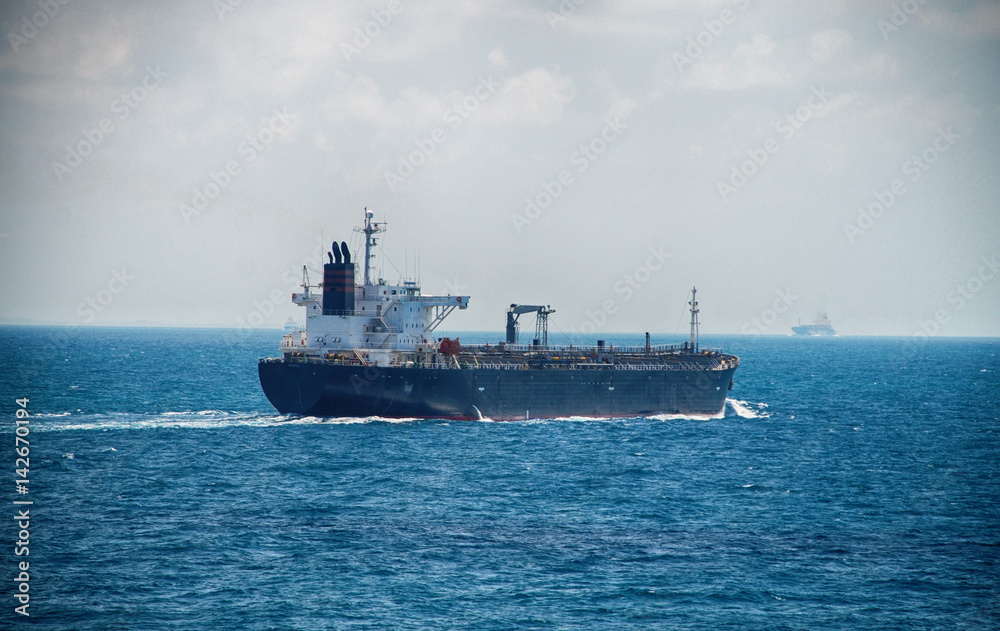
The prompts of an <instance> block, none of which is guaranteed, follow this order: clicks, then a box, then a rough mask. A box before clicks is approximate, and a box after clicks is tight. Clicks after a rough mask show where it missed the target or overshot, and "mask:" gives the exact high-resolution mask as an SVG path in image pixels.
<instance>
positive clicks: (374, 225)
mask: <svg viewBox="0 0 1000 631" xmlns="http://www.w3.org/2000/svg"><path fill="white" fill-rule="evenodd" d="M373 217H375V213H374V212H372V211H370V210H368V207H367V206H365V225H364V227H363V228H355V229H354V231H355V232H361V233H363V234H364V235H365V285H372V284H373V283H372V279H371V268H372V262H373V260H374V259H375V253H374V252H373V251H372V250H373V249H374V247H375V245H376V243H377V241H376V238H375V235H376V234H378V233H380V232H385V222H384V221H383V222H375V221H372V218H373Z"/></svg>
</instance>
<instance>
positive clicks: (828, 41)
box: [809, 28, 854, 63]
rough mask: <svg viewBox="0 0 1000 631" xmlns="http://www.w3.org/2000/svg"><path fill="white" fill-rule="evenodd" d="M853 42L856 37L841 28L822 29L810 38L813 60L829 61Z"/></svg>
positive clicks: (819, 61)
mask: <svg viewBox="0 0 1000 631" xmlns="http://www.w3.org/2000/svg"><path fill="white" fill-rule="evenodd" d="M853 42H854V38H853V37H851V35H850V34H849V33H847V32H845V31H842V30H840V29H836V28H831V29H826V30H824V31H820V32H818V33H816V34H815V35H813V36H812V38H810V40H809V45H810V48H811V49H812V51H811V52H812V58H813V61H816V62H818V63H823V62H825V61H828V60H829V59H830V58H831V57H833V56H834V55H835V54H837V53H839V52H841V51H844V50H847V49H848V48H850V46H851V44H852V43H853Z"/></svg>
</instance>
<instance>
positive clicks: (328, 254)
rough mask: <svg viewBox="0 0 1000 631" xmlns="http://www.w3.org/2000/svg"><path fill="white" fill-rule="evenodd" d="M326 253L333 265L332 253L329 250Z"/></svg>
mask: <svg viewBox="0 0 1000 631" xmlns="http://www.w3.org/2000/svg"><path fill="white" fill-rule="evenodd" d="M326 255H327V256H328V257H330V265H333V255H332V254H330V253H329V252H327V253H326Z"/></svg>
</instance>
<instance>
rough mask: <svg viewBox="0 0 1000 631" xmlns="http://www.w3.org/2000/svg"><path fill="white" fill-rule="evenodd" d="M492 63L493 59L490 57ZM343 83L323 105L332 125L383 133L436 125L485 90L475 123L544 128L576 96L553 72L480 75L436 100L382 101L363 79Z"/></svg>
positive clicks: (412, 91)
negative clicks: (368, 127) (370, 128)
mask: <svg viewBox="0 0 1000 631" xmlns="http://www.w3.org/2000/svg"><path fill="white" fill-rule="evenodd" d="M494 57H495V55H494ZM341 79H342V81H343V83H342V85H341V86H340V88H339V89H337V90H336V91H335V93H334V95H333V96H332V97H331V98H330V99H329V101H328V103H327V106H326V112H327V115H328V117H329V118H330V120H332V121H333V122H335V123H338V124H344V123H347V122H349V121H358V122H364V123H368V124H371V125H375V126H378V127H384V128H397V127H409V128H421V127H433V126H436V125H441V124H442V120H443V117H444V116H445V113H446V112H447V111H449V110H450V109H456V108H460V107H461V106H462V103H463V101H464V100H466V99H469V98H473V99H475V98H476V97H474V96H473V95H474V94H475V91H476V90H477V89H479V91H480V92H481V93H482V92H483V90H482V89H480V88H482V87H483V86H486V87H487V89H492V90H493V93H492V94H490V95H489V96H487V98H485V99H481V100H480V101H481V102H480V101H477V107H476V110H477V111H476V113H475V116H476V119H477V120H486V121H490V122H493V123H501V124H512V123H518V124H520V123H547V122H552V121H554V120H556V119H558V118H559V117H560V116H561V115H562V114H563V112H564V110H565V107H566V105H567V104H568V103H569V102H570V101H572V100H573V97H574V96H575V94H576V90H575V88H574V86H573V81H572V79H570V78H569V77H568V76H565V75H562V74H560V73H559V71H558V70H548V69H545V68H534V69H532V70H528V71H526V72H523V73H521V74H519V75H516V76H513V77H510V78H508V79H506V80H499V79H494V78H493V75H491V74H486V75H483V76H481V77H480V79H479V81H478V82H477V83H476V84H474V85H468V86H462V87H461V88H455V89H452V90H449V91H447V92H444V93H440V94H431V93H429V92H427V91H425V90H423V89H420V88H417V87H413V86H410V87H405V88H403V89H401V90H400V91H399V92H398V95H397V96H396V97H394V98H386V97H385V96H384V95H383V94H382V90H381V88H380V87H379V85H378V84H377V83H376V82H375V80H374V79H372V78H371V77H370V76H368V75H359V76H356V77H347V76H346V75H344V76H342V77H341Z"/></svg>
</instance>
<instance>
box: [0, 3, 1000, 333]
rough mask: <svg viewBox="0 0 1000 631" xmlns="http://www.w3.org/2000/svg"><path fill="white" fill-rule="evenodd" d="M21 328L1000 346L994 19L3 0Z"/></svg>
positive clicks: (932, 10)
mask: <svg viewBox="0 0 1000 631" xmlns="http://www.w3.org/2000/svg"><path fill="white" fill-rule="evenodd" d="M0 26H2V30H3V33H4V35H5V41H4V42H2V43H0V51H2V52H0V115H2V126H0V152H2V165H3V168H2V170H0V191H2V195H0V287H2V294H0V295H2V298H0V323H39V324H42V323H50V324H67V325H81V326H83V325H120V324H128V325H132V324H149V325H183V326H222V327H239V326H252V327H263V328H270V327H280V326H281V325H282V324H283V323H284V321H285V320H286V318H288V317H290V316H291V317H293V318H296V319H297V320H298V321H299V322H302V321H304V317H303V314H302V312H301V308H299V307H296V306H295V305H293V304H292V303H291V301H290V294H291V293H292V292H293V291H297V290H299V285H300V284H301V282H302V272H301V270H302V266H303V265H305V266H307V268H309V269H311V270H312V271H311V272H310V279H311V281H312V282H314V283H316V282H319V280H320V279H321V272H320V271H319V270H320V269H321V262H322V259H323V258H324V256H323V252H324V251H325V249H328V248H329V243H330V242H331V241H332V240H334V239H336V240H338V241H340V240H345V241H347V242H348V243H349V244H352V246H353V247H352V250H353V251H355V252H357V251H358V248H359V247H360V243H361V241H360V239H359V235H358V234H356V233H354V232H353V228H355V227H357V226H359V225H361V222H362V220H363V213H364V209H365V208H368V209H370V210H372V211H373V212H374V213H375V216H376V218H377V219H378V220H384V221H386V222H388V232H387V233H386V234H385V235H384V238H383V239H382V240H381V241H380V244H379V246H380V253H381V254H383V255H384V256H382V257H381V261H382V262H381V264H380V267H379V269H378V271H379V275H380V276H381V277H383V278H385V279H386V280H387V281H391V282H394V281H397V280H399V279H401V278H411V279H412V278H417V275H418V271H419V281H420V283H421V286H422V288H423V292H424V293H430V294H438V293H452V294H456V293H459V294H463V295H470V296H471V301H470V306H469V308H468V309H467V310H465V311H456V312H455V313H453V314H452V315H451V316H450V317H449V319H448V320H447V321H446V324H445V325H443V327H442V328H447V329H448V330H449V331H452V330H479V331H481V330H495V331H500V330H502V328H503V324H504V312H505V310H506V308H507V306H508V305H509V304H511V303H521V304H546V305H551V306H552V308H554V309H556V313H555V314H553V315H552V316H551V317H550V326H551V327H553V331H556V330H558V331H563V332H571V331H580V332H585V333H602V332H641V331H652V332H655V333H666V334H673V333H675V332H680V333H681V335H683V332H684V331H685V328H686V319H687V314H686V312H685V309H686V308H687V304H686V302H687V300H688V299H689V292H690V290H691V287H692V286H697V288H698V300H699V302H700V307H701V321H702V331H703V332H714V333H743V334H778V335H785V334H788V333H789V332H790V327H791V326H793V325H795V324H797V323H798V322H799V321H800V320H801V321H802V322H811V321H812V320H813V319H814V318H815V317H816V315H817V313H818V312H821V311H822V312H825V313H826V314H827V315H828V316H829V318H830V319H831V320H832V322H833V325H834V327H835V328H836V329H837V331H838V332H839V333H841V334H844V335H903V336H905V335H921V336H922V335H925V334H927V335H944V336H1000V317H998V316H997V314H998V313H1000V212H998V211H1000V196H998V195H997V193H998V179H997V175H998V172H1000V169H998V166H1000V133H998V131H1000V81H998V80H997V79H998V77H1000V2H974V1H968V2H963V1H949V0H922V1H921V0H906V1H902V2H900V1H892V2H883V1H871V0H867V1H861V0H856V1H853V0H829V1H826V2H822V3H804V2H792V1H791V0H772V1H763V0H706V1H693V0H659V1H658V0H636V1H631V2H611V1H600V0H562V1H561V2H557V1H556V0H551V1H544V2H528V1H517V0H511V1H509V2H470V1H462V0H440V1H436V2H427V3H417V2H408V1H407V0H385V1H383V0H376V1H374V2H351V3H347V2H344V3H334V2H311V1H304V2H281V1H278V2H264V1H263V0H242V1H239V0H217V1H214V2H213V1H210V0H205V1H201V2H183V1H180V2H176V1H171V2H156V1H153V2H142V3H135V2H125V1H118V0H105V1H100V2H77V1H72V2H70V1H68V0H32V1H27V2H21V1H10V2H4V3H3V4H2V8H0Z"/></svg>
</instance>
